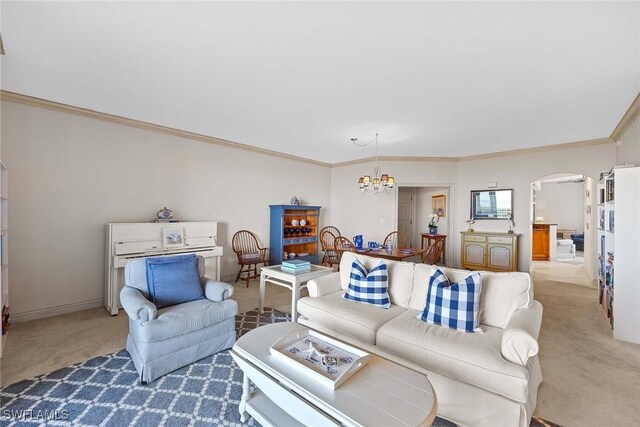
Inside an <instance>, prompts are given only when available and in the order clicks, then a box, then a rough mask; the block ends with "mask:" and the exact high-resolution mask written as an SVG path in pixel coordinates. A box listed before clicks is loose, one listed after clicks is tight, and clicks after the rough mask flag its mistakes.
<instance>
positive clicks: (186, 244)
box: [104, 221, 222, 316]
mask: <svg viewBox="0 0 640 427" xmlns="http://www.w3.org/2000/svg"><path fill="white" fill-rule="evenodd" d="M176 233H177V235H178V236H181V237H179V238H176ZM217 233H218V222H217V221H199V222H174V223H153V222H141V223H112V224H107V239H106V242H107V248H106V256H107V258H106V265H105V283H104V306H105V308H106V309H107V311H108V312H109V313H110V314H111V315H112V316H115V315H117V314H118V309H119V308H122V305H120V290H121V289H122V287H123V286H124V266H125V264H126V263H127V261H129V260H131V259H134V258H147V257H156V256H168V255H177V254H187V253H195V254H198V255H201V256H203V257H204V259H205V266H206V271H207V276H209V277H215V278H216V280H220V259H221V257H222V246H216V241H217ZM214 273H215V275H214Z"/></svg>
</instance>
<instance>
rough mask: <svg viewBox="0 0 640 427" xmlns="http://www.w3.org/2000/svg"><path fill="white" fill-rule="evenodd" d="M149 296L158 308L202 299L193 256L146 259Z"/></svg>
mask: <svg viewBox="0 0 640 427" xmlns="http://www.w3.org/2000/svg"><path fill="white" fill-rule="evenodd" d="M146 266H147V285H148V287H149V295H150V296H151V299H152V301H153V303H154V304H155V305H156V307H158V308H163V307H169V306H171V305H176V304H182V303H185V302H189V301H195V300H199V299H203V298H204V293H203V291H202V285H201V283H200V272H199V270H198V260H197V257H196V255H195V254H189V255H178V256H171V257H161V258H160V257H159V258H147V259H146Z"/></svg>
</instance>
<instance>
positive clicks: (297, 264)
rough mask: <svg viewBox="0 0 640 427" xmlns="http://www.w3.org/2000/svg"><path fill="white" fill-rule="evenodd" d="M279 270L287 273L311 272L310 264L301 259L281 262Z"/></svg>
mask: <svg viewBox="0 0 640 427" xmlns="http://www.w3.org/2000/svg"><path fill="white" fill-rule="evenodd" d="M280 268H281V269H282V271H286V272H287V273H305V272H308V271H311V263H310V262H309V261H303V260H301V259H290V260H284V261H282V265H281V266H280Z"/></svg>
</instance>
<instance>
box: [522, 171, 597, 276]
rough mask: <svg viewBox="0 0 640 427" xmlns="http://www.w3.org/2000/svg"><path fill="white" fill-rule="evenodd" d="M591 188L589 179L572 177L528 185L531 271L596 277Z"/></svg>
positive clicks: (552, 177)
mask: <svg viewBox="0 0 640 427" xmlns="http://www.w3.org/2000/svg"><path fill="white" fill-rule="evenodd" d="M595 187H596V185H595V181H594V180H593V179H592V178H590V177H588V176H585V175H582V174H575V173H558V174H553V175H547V176H543V177H540V178H538V179H537V180H535V181H534V182H532V183H531V224H532V226H531V227H532V229H531V236H532V238H531V259H532V264H531V265H532V269H533V268H536V269H537V270H541V271H546V272H551V273H552V274H557V275H564V274H568V275H573V276H576V275H580V276H584V277H590V278H591V279H593V278H594V277H596V255H595V249H596V248H595V245H594V241H595V240H594V239H595V230H596V227H595V225H594V224H595V222H594V219H595V214H594V212H595V197H594V195H595V192H596V188H595ZM580 281H581V282H583V283H584V280H582V279H581V280H580ZM587 282H589V281H587Z"/></svg>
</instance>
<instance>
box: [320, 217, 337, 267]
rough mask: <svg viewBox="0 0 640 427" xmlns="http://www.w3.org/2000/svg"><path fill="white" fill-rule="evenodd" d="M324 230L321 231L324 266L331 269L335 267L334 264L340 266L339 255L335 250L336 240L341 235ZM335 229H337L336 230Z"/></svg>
mask: <svg viewBox="0 0 640 427" xmlns="http://www.w3.org/2000/svg"><path fill="white" fill-rule="evenodd" d="M325 228H334V227H325ZM325 228H323V229H322V230H321V231H320V245H321V246H322V251H323V253H324V254H323V255H322V263H321V264H322V265H327V264H328V265H329V267H333V264H338V263H339V262H340V261H339V259H338V253H337V252H336V249H335V246H334V244H335V240H336V237H339V235H335V234H333V233H332V232H331V231H330V230H325ZM334 229H335V228H334Z"/></svg>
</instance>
